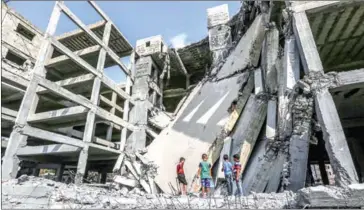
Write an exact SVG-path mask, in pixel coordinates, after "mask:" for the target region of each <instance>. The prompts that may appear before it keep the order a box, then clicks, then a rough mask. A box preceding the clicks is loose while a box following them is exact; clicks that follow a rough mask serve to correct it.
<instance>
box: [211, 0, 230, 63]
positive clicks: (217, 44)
mask: <svg viewBox="0 0 364 210" xmlns="http://www.w3.org/2000/svg"><path fill="white" fill-rule="evenodd" d="M229 19H230V17H229V8H228V5H227V4H223V5H220V6H217V7H212V8H209V9H207V28H208V30H209V32H208V33H209V44H210V50H211V51H212V52H213V64H217V63H218V62H219V61H220V60H222V58H223V57H224V56H225V55H226V54H227V52H228V49H229V47H230V45H231V28H230V26H228V25H227V23H228V21H229Z"/></svg>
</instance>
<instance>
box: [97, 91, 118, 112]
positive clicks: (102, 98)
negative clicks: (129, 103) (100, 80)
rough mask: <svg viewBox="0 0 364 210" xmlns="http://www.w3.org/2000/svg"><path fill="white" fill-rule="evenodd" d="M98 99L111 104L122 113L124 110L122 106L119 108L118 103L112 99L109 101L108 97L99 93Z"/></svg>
mask: <svg viewBox="0 0 364 210" xmlns="http://www.w3.org/2000/svg"><path fill="white" fill-rule="evenodd" d="M100 101H102V102H104V103H106V104H107V105H109V106H111V107H114V108H115V109H116V110H118V111H119V112H121V113H123V112H124V110H123V108H121V107H120V106H119V105H117V104H115V103H113V102H112V101H110V100H109V99H108V98H106V97H105V96H103V95H100ZM112 114H115V113H112Z"/></svg>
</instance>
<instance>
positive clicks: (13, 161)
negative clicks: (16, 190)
mask: <svg viewBox="0 0 364 210" xmlns="http://www.w3.org/2000/svg"><path fill="white" fill-rule="evenodd" d="M60 15H61V9H60V7H59V6H58V2H56V4H55V6H54V8H53V12H52V14H51V17H50V20H49V23H48V26H47V30H46V32H45V35H44V38H45V40H44V41H43V42H42V45H41V48H40V50H39V53H38V58H37V62H36V64H35V67H34V73H33V75H32V78H31V81H30V84H29V86H28V87H27V90H26V92H25V94H24V97H23V100H22V103H21V105H20V108H19V112H18V115H17V117H16V120H15V126H14V130H13V131H12V132H11V134H10V137H9V142H8V145H7V149H6V151H5V155H4V157H3V164H2V180H7V179H11V178H15V177H16V175H17V171H18V164H19V159H18V157H17V155H16V152H17V150H18V148H19V147H20V146H25V145H26V141H27V138H28V137H27V136H26V135H23V134H22V132H21V129H22V127H24V126H25V125H26V124H27V118H28V116H29V114H34V113H35V110H36V108H37V105H38V100H39V97H38V95H37V94H36V90H37V87H38V84H39V78H44V77H45V72H46V71H45V68H44V65H45V64H46V63H47V62H48V60H49V59H50V57H51V55H52V53H53V46H52V45H51V42H50V41H49V40H48V37H50V36H52V35H53V34H54V33H55V31H56V27H57V24H58V20H59V17H60Z"/></svg>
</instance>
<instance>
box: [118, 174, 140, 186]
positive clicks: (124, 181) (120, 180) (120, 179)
mask: <svg viewBox="0 0 364 210" xmlns="http://www.w3.org/2000/svg"><path fill="white" fill-rule="evenodd" d="M113 181H114V182H116V183H119V184H121V185H124V186H128V187H136V186H137V185H138V181H136V180H133V179H127V178H125V177H122V176H114V179H113Z"/></svg>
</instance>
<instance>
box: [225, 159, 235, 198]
mask: <svg viewBox="0 0 364 210" xmlns="http://www.w3.org/2000/svg"><path fill="white" fill-rule="evenodd" d="M222 171H223V172H224V175H225V180H226V184H227V191H228V195H229V196H231V195H232V194H233V165H232V164H231V163H230V161H229V156H228V155H224V162H223V165H222Z"/></svg>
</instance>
